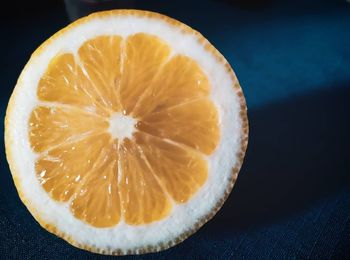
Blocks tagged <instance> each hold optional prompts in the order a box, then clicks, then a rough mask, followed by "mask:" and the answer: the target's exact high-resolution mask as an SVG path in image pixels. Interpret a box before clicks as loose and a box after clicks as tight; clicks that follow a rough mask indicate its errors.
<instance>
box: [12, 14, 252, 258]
mask: <svg viewBox="0 0 350 260" xmlns="http://www.w3.org/2000/svg"><path fill="white" fill-rule="evenodd" d="M5 127H6V129H5V131H6V132H5V138H6V150H7V156H8V161H9V164H10V168H11V172H12V174H13V177H14V180H15V184H16V187H17V189H18V191H19V194H20V197H21V199H22V200H23V201H24V203H25V205H26V206H27V207H28V209H29V210H30V212H31V213H32V214H33V216H34V217H35V218H36V219H37V220H38V222H39V223H40V224H41V225H42V226H44V227H45V228H46V229H47V230H49V231H51V232H53V233H55V234H57V235H58V236H61V237H63V238H64V239H66V240H67V241H68V242H70V243H71V244H73V245H75V246H77V247H80V248H84V249H88V250H90V251H94V252H99V253H105V254H131V253H144V252H152V251H159V250H161V249H165V248H168V247H170V246H172V245H174V244H176V243H178V242H180V241H182V240H183V239H185V238H186V237H187V236H189V235H190V234H191V233H193V232H194V231H195V230H197V229H198V228H199V227H200V226H201V225H203V224H204V223H205V222H206V221H207V220H208V219H209V218H211V217H212V216H213V215H214V214H215V213H216V212H217V210H218V209H219V208H220V207H221V205H222V203H223V202H224V200H225V199H226V198H227V196H228V194H229V192H230V190H231V189H232V186H233V184H234V182H235V179H236V177H237V173H238V170H239V168H240V166H241V164H242V160H243V156H244V152H245V149H246V145H247V139H248V138H247V135H248V124H247V118H246V107H245V101H244V97H243V94H242V90H241V88H240V87H239V84H238V82H237V79H236V77H235V75H234V74H233V72H232V70H231V68H230V66H229V65H228V63H227V62H226V61H225V59H224V58H223V57H222V56H221V55H220V54H219V52H218V51H216V50H215V49H214V47H212V46H211V45H210V44H209V43H208V42H207V41H206V40H205V39H204V38H203V37H202V36H201V35H200V34H199V33H197V32H195V31H193V30H192V29H191V28H189V27H187V26H185V25H183V24H181V23H179V22H177V21H175V20H172V19H170V18H167V17H165V16H162V15H159V14H155V13H150V12H145V11H134V10H119V11H110V12H102V13H95V14H92V15H90V16H88V17H85V18H83V19H80V20H78V21H77V22H74V23H73V24H71V25H69V26H68V27H67V28H65V29H63V30H62V31H60V32H58V33H57V34H55V35H54V36H52V37H51V38H50V39H49V40H48V41H46V42H45V43H44V44H43V45H42V46H41V47H39V48H38V50H37V51H35V52H34V54H33V55H32V57H31V59H30V61H29V62H28V64H27V65H26V67H25V69H24V70H23V72H22V74H21V76H20V78H19V80H18V83H17V86H16V88H15V90H14V93H13V95H12V97H11V101H10V103H9V107H8V111H7V116H6V125H5Z"/></svg>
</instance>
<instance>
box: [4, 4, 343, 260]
mask: <svg viewBox="0 0 350 260" xmlns="http://www.w3.org/2000/svg"><path fill="white" fill-rule="evenodd" d="M31 2H32V1H31ZM47 2H49V1H47ZM132 2H133V3H132ZM136 2H137V3H136ZM32 4H33V5H34V4H35V5H36V6H35V7H33V8H30V6H27V8H29V11H28V10H24V9H21V8H20V6H16V5H14V6H13V8H12V9H10V10H8V14H9V15H5V13H6V11H5V10H3V11H2V13H3V15H2V16H1V18H0V19H1V23H0V26H1V30H0V32H1V33H2V35H5V36H7V37H8V38H7V39H3V38H1V40H0V50H1V52H0V68H1V77H0V86H1V98H0V101H1V103H0V104H1V105H0V109H1V113H0V114H1V118H2V119H3V118H4V114H5V109H6V106H7V102H8V98H9V96H10V93H11V91H12V89H13V86H14V85H15V82H16V79H17V77H18V75H19V73H20V71H21V70H22V68H23V66H24V65H25V63H26V62H27V60H28V58H29V56H30V54H31V53H32V52H33V51H34V49H35V48H36V47H37V46H38V45H39V44H40V43H41V42H43V41H44V40H45V39H46V38H48V37H49V36H50V35H52V34H53V33H54V32H55V31H57V30H58V29H60V28H62V27H63V26H65V25H67V24H68V19H67V16H66V13H65V9H64V6H63V3H60V2H55V3H54V4H53V3H50V6H46V5H48V4H49V3H46V5H45V4H44V3H32ZM129 4H130V5H131V6H129V7H133V8H141V9H149V10H154V11H158V12H161V13H164V14H167V15H169V16H172V17H174V18H176V19H179V20H180V21H183V22H185V23H186V24H188V25H190V26H192V27H194V28H195V29H197V30H199V31H200V32H202V33H203V34H204V35H205V36H206V37H207V38H208V39H209V40H210V41H211V42H212V43H213V44H214V45H215V46H216V47H217V48H218V49H219V50H220V51H221V52H222V53H223V54H224V56H225V57H226V58H227V59H228V60H229V62H230V63H231V65H232V67H233V68H234V69H235V72H236V74H237V76H238V78H239V80H240V82H241V85H242V87H243V90H244V92H245V96H246V99H247V104H248V108H249V120H250V141H249V147H248V151H247V156H246V159H245V162H244V165H243V168H242V170H241V172H240V175H239V177H238V181H237V183H236V185H235V187H234V189H233V192H232V194H231V195H230V197H229V198H228V200H227V202H226V203H225V205H224V207H223V208H222V209H221V211H220V212H219V213H218V214H217V216H216V217H215V218H214V219H213V220H212V221H210V222H209V223H208V224H206V225H205V226H204V227H203V228H202V229H200V230H199V231H198V232H197V233H196V234H194V235H193V236H191V237H190V238H189V239H187V240H186V241H185V242H183V243H181V244H180V245H178V246H176V247H174V248H171V249H169V250H166V251H164V252H161V253H156V254H149V255H146V256H140V257H126V258H127V259H132V258H140V259H158V258H159V259H181V258H182V259H204V258H208V259H231V258H232V259H309V258H310V259H331V258H332V259H346V258H347V259H350V177H349V174H350V171H349V166H348V164H349V147H350V146H349V145H350V142H349V133H350V131H349V130H350V126H349V119H350V118H349V109H348V103H349V98H350V4H349V3H346V1H341V0H339V1H331V0H329V1H324V0H319V1H199V2H197V3H195V2H190V1H180V2H179V1H166V2H165V1H130V3H129ZM17 5H18V4H17ZM38 7H39V9H38ZM38 10H39V11H38ZM2 129H3V127H2ZM0 140H1V146H2V147H4V144H3V139H0ZM0 155H1V174H0V184H1V186H0V258H3V259H37V258H38V259H79V258H83V259H94V258H102V257H103V256H98V255H96V254H92V253H89V252H85V251H83V250H79V249H76V248H74V247H72V246H70V245H69V244H67V243H66V242H65V241H63V240H61V239H59V238H57V237H56V236H54V235H52V234H50V233H48V232H46V231H45V230H44V229H42V228H41V227H40V226H39V225H38V224H37V223H36V222H35V220H34V219H33V218H32V216H31V215H30V214H29V212H28V211H27V209H26V208H25V206H24V205H23V204H22V203H21V202H20V200H19V198H18V195H17V192H16V189H15V186H14V184H13V181H12V178H11V174H10V172H9V169H8V165H7V163H6V159H5V152H4V148H2V150H1V154H0Z"/></svg>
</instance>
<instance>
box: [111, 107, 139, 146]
mask: <svg viewBox="0 0 350 260" xmlns="http://www.w3.org/2000/svg"><path fill="white" fill-rule="evenodd" d="M136 123H137V120H136V119H134V118H133V117H131V116H127V115H123V114H122V113H114V114H113V115H112V116H111V117H110V118H109V129H108V131H109V133H110V134H111V136H112V137H113V138H116V139H119V140H123V139H124V138H132V134H133V133H134V131H135V124H136Z"/></svg>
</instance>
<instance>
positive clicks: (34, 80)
mask: <svg viewBox="0 0 350 260" xmlns="http://www.w3.org/2000/svg"><path fill="white" fill-rule="evenodd" d="M139 32H144V33H148V34H152V35H156V36H158V37H160V38H161V39H162V40H164V41H165V42H166V43H167V44H168V45H169V46H170V47H171V48H172V51H173V53H178V54H184V55H187V56H189V57H191V58H192V59H194V60H195V61H196V62H197V63H198V64H199V65H200V66H201V68H202V70H203V71H204V72H205V74H206V75H207V76H208V79H209V82H210V84H211V87H212V90H211V98H212V100H213V102H214V103H215V105H216V107H217V109H218V113H219V118H220V128H221V138H220V142H219V144H218V146H217V148H216V150H215V151H214V153H213V154H212V155H210V156H208V157H207V158H208V164H209V173H208V179H207V182H206V183H205V184H204V186H203V187H202V188H201V189H200V190H199V191H198V192H197V193H196V194H195V195H194V197H193V198H192V199H191V200H190V201H189V202H188V203H186V204H179V205H174V207H173V210H172V213H171V215H169V217H167V218H165V219H163V220H161V221H158V222H154V223H151V224H147V225H141V226H130V225H127V224H125V223H123V221H122V222H120V223H119V224H118V225H116V226H115V227H111V228H95V227H93V226H90V225H89V224H86V223H84V222H82V221H80V220H79V219H76V218H75V217H74V216H73V215H72V214H71V213H70V209H69V204H67V203H58V202H56V201H54V200H52V199H51V198H50V197H49V195H48V194H47V193H46V191H45V190H44V189H43V188H42V187H41V185H40V183H39V181H38V179H37V177H36V175H35V169H34V162H35V160H36V158H37V156H38V154H35V153H34V152H33V151H32V149H31V147H30V143H29V140H28V119H29V116H30V113H31V111H32V110H33V109H34V108H35V107H36V106H37V105H38V103H39V101H38V99H37V95H36V88H37V85H38V82H39V79H40V78H41V76H42V75H43V73H44V72H45V70H46V68H47V66H48V64H49V62H50V60H51V59H52V58H53V57H54V56H56V55H57V54H58V53H64V52H72V53H76V51H77V50H78V48H79V46H80V45H81V44H83V43H84V41H86V40H88V39H91V38H94V37H96V36H99V35H106V34H108V35H111V34H116V35H120V36H122V37H124V38H126V37H127V36H128V35H132V34H134V33H139ZM30 62H31V65H30V66H27V67H26V69H25V70H24V71H23V72H22V74H21V77H20V81H19V82H18V84H17V86H16V95H15V96H14V97H13V104H16V105H15V106H14V107H13V109H12V110H11V111H10V113H9V114H8V115H7V118H8V120H9V121H8V129H11V131H10V132H7V133H6V134H7V136H6V139H7V140H10V141H9V142H11V149H12V158H13V160H14V162H13V165H15V166H14V167H15V168H16V171H12V173H13V174H16V175H15V176H14V177H16V178H17V179H19V180H20V182H19V185H20V186H21V187H20V189H21V191H22V193H23V196H24V197H25V198H27V203H29V205H30V207H29V208H30V209H35V211H36V212H37V213H38V215H39V216H40V217H41V220H43V221H44V222H46V223H49V224H52V225H54V226H56V228H57V229H58V230H59V231H60V232H63V233H65V234H67V235H68V236H70V237H71V238H72V239H74V240H75V241H76V242H77V243H79V244H85V245H89V246H91V247H96V248H101V249H104V250H106V251H110V250H111V249H112V250H113V249H121V250H123V251H124V252H126V251H127V250H133V249H135V248H142V247H144V246H148V245H154V246H156V245H157V244H158V243H167V242H168V241H171V240H172V239H174V238H176V237H178V236H179V235H180V234H182V233H183V232H185V231H187V230H189V229H191V228H192V227H193V226H194V225H195V224H196V223H197V222H198V220H199V219H200V218H201V217H202V216H205V215H207V214H208V213H209V212H210V211H211V210H212V208H213V207H214V206H215V205H216V204H217V202H218V201H219V200H220V199H221V198H222V197H223V195H224V193H225V191H226V189H227V186H228V184H229V183H230V179H231V177H232V175H231V173H232V167H233V166H234V165H235V164H236V161H237V157H236V154H237V152H238V151H239V148H240V142H241V124H242V122H241V119H240V115H239V112H240V101H239V97H238V96H237V93H236V91H237V90H235V89H234V88H233V85H234V83H235V82H233V81H232V78H231V77H230V75H229V74H228V73H227V69H226V68H225V66H224V65H223V64H222V63H220V62H219V61H218V60H217V59H216V58H215V57H214V55H213V54H212V53H210V52H209V51H207V50H206V49H205V48H204V47H203V46H202V45H201V44H200V42H199V41H198V38H197V36H196V35H194V34H191V33H186V32H183V31H182V30H181V29H180V28H178V27H175V26H173V25H171V24H169V23H167V22H165V21H161V20H159V19H156V18H149V17H138V16H131V15H125V16H110V17H105V18H94V19H93V20H90V21H89V22H88V23H82V24H80V25H79V26H77V27H74V28H72V29H71V30H70V31H66V32H65V33H64V34H63V35H61V36H60V37H59V38H58V39H55V40H54V41H53V42H51V44H50V45H48V46H46V47H45V49H44V50H42V52H41V53H40V55H38V56H35V57H33V58H31V61H30ZM119 119H120V118H119ZM126 121H127V120H126ZM111 122H114V121H113V120H111ZM128 122H129V121H128ZM112 124H113V123H112ZM112 124H111V127H110V130H111V132H114V130H116V128H114V127H113V126H112ZM128 130H130V129H128ZM116 132H118V134H128V133H129V132H128V131H121V130H120V129H117V130H116ZM116 132H114V133H116ZM118 134H116V135H118Z"/></svg>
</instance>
